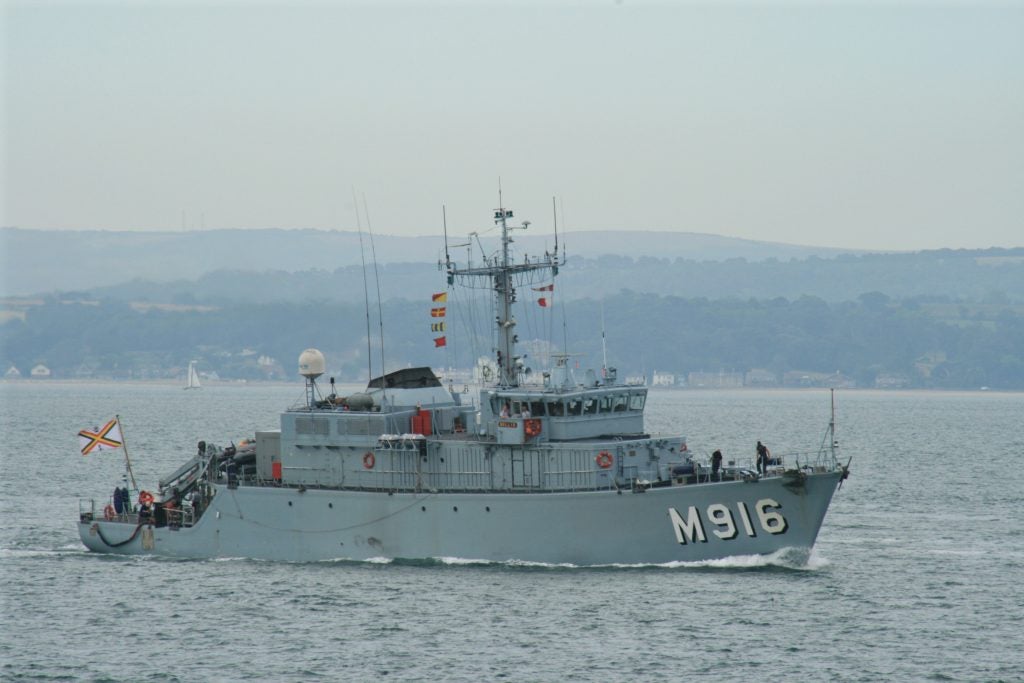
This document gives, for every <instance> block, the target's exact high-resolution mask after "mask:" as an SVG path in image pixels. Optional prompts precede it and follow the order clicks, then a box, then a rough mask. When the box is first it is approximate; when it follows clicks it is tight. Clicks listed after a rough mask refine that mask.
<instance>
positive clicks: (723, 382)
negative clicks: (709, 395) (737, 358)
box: [686, 370, 743, 389]
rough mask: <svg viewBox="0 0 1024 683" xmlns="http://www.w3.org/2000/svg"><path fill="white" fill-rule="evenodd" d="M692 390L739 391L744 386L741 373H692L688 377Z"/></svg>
mask: <svg viewBox="0 0 1024 683" xmlns="http://www.w3.org/2000/svg"><path fill="white" fill-rule="evenodd" d="M686 381H687V383H688V384H689V385H690V387H692V388H701V389H738V388H739V387H742V386H743V373H741V372H725V371H724V370H722V371H719V372H691V373H690V374H689V375H687V377H686Z"/></svg>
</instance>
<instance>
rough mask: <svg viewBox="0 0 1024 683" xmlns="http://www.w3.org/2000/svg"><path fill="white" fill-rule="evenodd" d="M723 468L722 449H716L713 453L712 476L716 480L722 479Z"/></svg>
mask: <svg viewBox="0 0 1024 683" xmlns="http://www.w3.org/2000/svg"><path fill="white" fill-rule="evenodd" d="M721 469H722V451H715V452H714V453H712V454H711V476H712V478H713V479H715V481H720V480H721V478H722V477H721V474H719V471H720V470H721Z"/></svg>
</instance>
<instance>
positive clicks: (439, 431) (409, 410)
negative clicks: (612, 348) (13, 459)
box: [78, 208, 849, 565]
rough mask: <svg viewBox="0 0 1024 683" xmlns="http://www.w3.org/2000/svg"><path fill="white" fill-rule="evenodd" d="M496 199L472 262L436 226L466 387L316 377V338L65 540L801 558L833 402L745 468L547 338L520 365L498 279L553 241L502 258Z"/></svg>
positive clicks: (824, 482)
mask: <svg viewBox="0 0 1024 683" xmlns="http://www.w3.org/2000/svg"><path fill="white" fill-rule="evenodd" d="M512 215H513V214H512V211H510V210H508V209H505V208H500V209H497V210H496V211H495V223H496V228H497V229H500V246H499V247H498V248H497V249H496V250H495V252H494V254H493V255H491V256H489V257H487V258H485V259H484V260H483V262H482V264H476V265H474V264H473V263H471V262H469V260H468V258H467V262H466V263H463V264H459V263H456V262H455V261H453V260H452V259H451V257H450V256H449V255H448V254H447V250H448V246H447V237H446V238H445V242H446V244H445V250H446V255H445V261H444V262H443V264H442V266H443V268H444V269H445V270H446V271H447V280H448V285H449V287H452V286H467V287H477V288H487V289H489V290H491V291H492V292H493V297H494V299H493V300H494V306H495V308H494V314H495V315H494V319H495V321H496V323H497V324H496V330H495V333H494V335H493V340H494V349H493V354H494V355H493V361H494V365H493V366H492V367H493V368H494V370H493V372H492V373H491V375H492V376H491V377H490V381H489V382H486V383H485V384H484V385H483V386H482V387H481V388H480V390H479V397H478V399H477V400H466V399H467V397H468V396H469V395H468V394H460V393H458V392H455V391H453V390H452V389H451V386H450V385H449V387H448V388H446V387H445V386H444V385H443V383H442V382H441V380H439V378H438V377H437V375H436V374H435V373H434V372H433V371H432V370H431V369H430V368H428V367H419V368H405V369H401V370H397V371H394V372H387V373H382V374H381V375H380V376H378V377H375V378H373V379H371V380H370V381H369V383H368V384H367V386H366V389H365V390H364V391H360V392H358V393H354V394H352V395H348V396H339V395H337V394H336V393H334V391H331V392H330V393H326V391H325V390H326V388H325V390H324V391H322V390H321V387H320V385H319V384H318V382H317V379H318V378H319V377H320V376H321V375H322V374H324V370H325V362H324V358H323V355H322V354H321V353H320V352H318V351H316V350H313V349H310V350H307V351H305V352H303V354H302V355H301V356H300V359H299V369H300V373H301V374H302V375H303V376H304V377H305V386H306V388H305V392H304V397H303V399H302V400H300V401H298V402H297V405H295V406H293V407H291V408H289V409H287V410H285V412H283V413H282V414H281V419H280V428H279V429H274V430H268V431H261V432H256V434H255V438H254V439H252V440H251V441H247V442H245V443H242V444H239V445H238V446H234V445H231V446H228V447H226V448H224V447H218V446H215V445H213V444H211V443H206V442H199V448H198V452H197V453H196V454H195V456H194V457H191V458H189V459H188V460H187V461H186V462H184V463H183V464H182V465H181V467H180V468H178V469H177V470H176V471H174V472H172V473H170V474H169V475H168V476H166V477H165V478H163V479H161V480H160V481H159V484H158V487H156V490H155V491H152V492H149V491H141V492H138V493H139V502H138V503H136V500H135V495H134V494H131V495H130V494H129V492H128V490H127V488H125V490H123V492H122V493H123V498H122V496H120V495H119V496H118V497H119V498H122V500H121V501H115V502H121V503H122V504H121V505H118V506H117V508H116V509H115V508H114V506H112V505H110V504H109V501H104V500H102V499H101V500H99V501H98V502H97V500H96V499H92V500H82V501H80V505H79V524H78V528H79V535H80V536H81V539H82V542H83V543H84V544H85V545H86V547H88V548H89V549H90V550H92V551H95V552H99V553H121V554H132V555H159V556H167V557H175V558H215V557H244V558H260V559H266V560H282V561H295V562H306V561H318V560H328V559H351V560H371V559H378V558H391V559H396V558H404V559H428V558H434V559H442V558H462V559H466V560H481V561H495V562H502V561H525V562H537V563H552V564H571V565H609V564H666V563H675V562H693V561H704V560H711V559H719V558H725V557H730V556H743V555H767V554H771V553H775V552H777V551H781V550H785V549H794V550H795V551H796V552H797V553H799V554H800V555H802V557H804V558H806V557H807V555H808V554H809V552H810V549H811V547H812V546H813V544H814V542H815V539H816V537H817V535H818V531H819V529H820V528H821V524H822V521H823V519H824V518H825V513H826V511H827V510H828V506H829V503H830V502H831V500H832V496H833V494H834V493H835V491H836V490H837V488H838V487H839V486H840V485H841V482H842V481H843V480H844V479H845V478H846V476H847V474H848V472H849V462H847V463H846V464H845V465H843V464H840V462H839V461H838V459H837V443H836V439H835V420H834V410H833V419H832V420H831V421H830V423H829V425H828V427H827V428H826V430H825V437H824V438H823V439H822V441H821V446H820V447H819V448H818V449H817V451H816V453H815V454H813V455H811V456H803V459H793V461H792V462H790V461H789V460H788V459H787V458H786V457H774V458H773V459H771V461H770V462H769V460H768V458H765V462H764V467H763V468H760V467H759V468H758V470H755V469H753V467H752V466H751V464H749V463H748V464H735V462H727V463H721V459H720V458H719V459H718V460H717V462H710V461H708V460H706V459H704V458H702V457H698V456H696V455H695V454H694V453H693V452H692V451H691V450H690V449H689V448H688V446H687V440H686V437H685V436H683V435H679V434H656V433H648V432H647V431H646V430H645V426H644V407H645V405H646V403H647V398H648V397H647V388H646V387H645V386H642V385H641V386H638V385H632V384H625V383H621V382H618V381H617V379H616V373H615V371H614V370H612V369H610V368H609V369H607V371H606V372H604V373H601V374H600V375H599V373H596V372H594V371H592V370H591V371H583V372H581V371H579V370H577V369H574V368H573V367H571V365H570V363H569V362H568V356H566V355H563V356H561V357H558V358H557V361H556V362H555V363H554V365H553V367H551V368H550V369H549V370H548V371H546V372H543V373H538V376H539V378H542V381H541V379H538V381H537V382H535V383H531V382H527V381H526V375H525V368H524V363H523V360H522V358H521V357H519V356H517V352H516V342H517V341H518V339H517V336H516V334H515V325H516V321H515V318H514V317H513V307H514V303H515V300H516V289H517V288H523V287H531V286H534V285H543V284H545V283H548V282H553V281H554V277H555V276H557V275H558V270H559V266H561V265H563V264H564V256H563V257H562V260H561V261H560V260H559V259H560V256H559V251H558V246H557V245H558V242H557V231H556V233H555V236H556V237H555V248H554V252H553V253H545V254H543V255H542V256H539V257H531V256H524V257H522V258H519V259H514V258H513V256H512V242H513V240H512V238H511V236H510V235H511V231H512V230H513V229H517V230H518V229H525V227H526V226H527V225H528V222H526V223H524V224H523V225H522V226H515V227H513V226H511V225H510V223H511V219H512ZM446 234H447V230H446ZM538 291H543V290H538ZM330 386H331V388H332V389H334V386H335V385H334V382H333V379H332V380H331V385H330ZM119 491H120V490H119ZM105 503H107V504H105ZM101 508H102V509H101Z"/></svg>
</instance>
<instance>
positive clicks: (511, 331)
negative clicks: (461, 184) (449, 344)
mask: <svg viewBox="0 0 1024 683" xmlns="http://www.w3.org/2000/svg"><path fill="white" fill-rule="evenodd" d="M498 204H499V205H500V206H499V207H498V208H497V209H495V210H494V224H495V225H496V226H498V227H499V228H501V249H500V252H499V253H498V254H497V255H496V256H495V257H494V258H493V259H487V258H485V259H484V264H483V265H482V266H480V267H477V268H474V267H472V266H471V265H470V264H469V263H467V264H466V265H465V266H464V267H460V266H458V265H457V264H456V263H454V262H453V261H452V260H451V259H450V257H448V255H447V254H446V255H445V258H446V264H445V265H446V267H447V270H448V283H449V284H454V283H455V281H456V280H458V281H459V283H460V284H462V285H464V286H467V287H474V286H476V287H489V288H491V289H492V290H493V291H494V297H495V311H496V312H497V315H496V317H495V324H496V325H497V331H498V337H497V344H496V346H495V349H494V351H495V360H496V361H497V365H498V377H497V384H498V386H499V387H517V386H519V380H520V374H521V367H522V363H521V357H520V356H517V355H516V342H518V341H519V337H518V336H516V334H515V327H516V320H515V317H514V315H513V314H512V304H513V303H515V302H516V287H517V286H522V285H531V284H536V283H538V282H541V281H543V280H546V279H548V278H549V277H550V278H554V277H555V276H556V275H558V266H559V265H561V264H560V263H559V261H558V250H557V249H556V250H555V252H554V253H549V252H545V253H544V255H543V256H542V257H540V258H536V257H535V258H533V259H532V260H531V259H530V258H529V257H528V256H524V257H523V261H522V262H521V263H515V262H514V261H513V257H512V250H511V246H510V245H511V244H512V243H513V242H514V240H513V239H512V236H511V232H512V231H513V230H526V229H527V228H528V227H529V225H530V222H529V221H523V223H522V225H519V226H513V225H509V222H510V220H511V219H512V218H513V212H512V210H511V209H506V208H505V207H504V202H503V201H502V199H501V190H500V188H499V190H498ZM474 283H478V284H474Z"/></svg>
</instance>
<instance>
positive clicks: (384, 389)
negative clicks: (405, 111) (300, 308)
mask: <svg viewBox="0 0 1024 683" xmlns="http://www.w3.org/2000/svg"><path fill="white" fill-rule="evenodd" d="M363 215H364V216H366V232H367V234H369V235H370V255H371V256H373V277H374V279H375V280H376V281H377V322H379V323H380V389H381V396H382V397H383V398H384V399H387V396H388V389H387V382H385V381H384V374H385V371H384V368H385V365H384V309H383V307H382V305H381V302H380V271H378V270H377V248H376V247H375V246H374V243H373V226H372V225H371V224H370V210H369V208H367V206H366V194H365V193H364V194H363Z"/></svg>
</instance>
